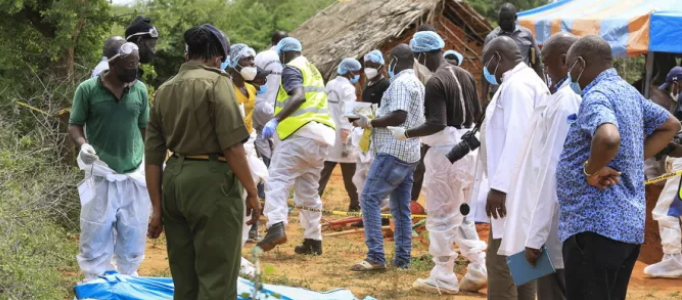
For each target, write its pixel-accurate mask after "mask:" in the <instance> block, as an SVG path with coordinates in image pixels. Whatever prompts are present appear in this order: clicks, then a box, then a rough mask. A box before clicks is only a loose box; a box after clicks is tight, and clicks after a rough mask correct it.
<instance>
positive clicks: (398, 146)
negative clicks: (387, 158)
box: [372, 69, 424, 163]
mask: <svg viewBox="0 0 682 300" xmlns="http://www.w3.org/2000/svg"><path fill="white" fill-rule="evenodd" d="M399 110H402V111H405V112H407V119H406V120H405V123H403V124H401V125H400V126H401V127H403V128H414V127H417V126H419V125H421V124H423V123H424V85H423V84H422V83H421V82H420V81H419V79H418V78H417V76H416V75H415V73H414V71H413V70H411V69H408V70H404V71H402V72H400V73H398V74H397V75H396V76H395V77H393V78H392V79H391V85H390V86H389V87H388V89H387V90H386V92H384V96H383V97H382V98H381V106H380V107H379V110H378V112H377V117H378V118H381V117H384V116H386V115H389V114H391V113H392V112H395V111H399ZM372 144H373V145H374V153H377V154H379V153H385V154H388V155H391V156H394V157H396V158H398V159H400V160H402V161H404V162H408V163H414V162H417V161H419V157H420V152H419V149H420V148H419V147H420V142H419V139H418V138H414V139H407V140H405V141H399V140H396V139H395V137H393V134H392V133H391V131H390V130H388V129H386V128H374V129H373V131H372Z"/></svg>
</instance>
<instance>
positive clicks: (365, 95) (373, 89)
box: [362, 78, 391, 106]
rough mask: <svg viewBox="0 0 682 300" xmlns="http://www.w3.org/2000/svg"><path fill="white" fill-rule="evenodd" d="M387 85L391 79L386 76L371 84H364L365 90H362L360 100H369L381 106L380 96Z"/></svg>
mask: <svg viewBox="0 0 682 300" xmlns="http://www.w3.org/2000/svg"><path fill="white" fill-rule="evenodd" d="M389 85H391V81H390V80H388V78H382V79H380V80H379V81H377V82H375V83H374V84H372V85H367V86H365V90H364V91H362V102H371V103H375V104H377V105H378V106H381V97H383V96H384V92H385V91H386V90H387V89H388V86H389Z"/></svg>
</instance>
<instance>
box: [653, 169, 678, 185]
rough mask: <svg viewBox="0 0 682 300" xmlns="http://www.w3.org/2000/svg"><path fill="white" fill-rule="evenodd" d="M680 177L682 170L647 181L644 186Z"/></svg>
mask: <svg viewBox="0 0 682 300" xmlns="http://www.w3.org/2000/svg"><path fill="white" fill-rule="evenodd" d="M680 175H682V170H677V171H675V172H670V173H666V174H663V175H661V176H658V177H654V178H651V179H649V180H647V181H645V183H644V184H645V185H646V184H652V183H655V182H659V181H663V180H666V179H668V178H672V177H675V176H680Z"/></svg>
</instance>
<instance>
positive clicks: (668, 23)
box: [519, 0, 682, 57]
mask: <svg viewBox="0 0 682 300" xmlns="http://www.w3.org/2000/svg"><path fill="white" fill-rule="evenodd" d="M519 25H521V26H524V27H526V28H528V29H530V30H531V31H532V32H533V34H534V35H535V37H536V39H537V40H538V43H539V44H542V43H543V42H544V41H545V40H546V39H547V38H549V37H550V36H551V35H552V34H554V33H557V32H559V31H568V32H571V33H573V34H575V35H577V36H586V35H590V34H595V35H599V36H601V37H602V38H604V39H605V40H606V41H608V42H609V44H610V45H611V49H613V55H614V56H616V57H624V56H637V55H640V54H644V53H646V52H648V51H659V52H672V53H682V45H681V43H682V42H680V41H682V5H680V1H675V0H627V1H623V0H561V1H558V2H554V3H551V4H547V5H545V6H541V7H538V8H534V9H531V10H527V11H524V12H520V13H519Z"/></svg>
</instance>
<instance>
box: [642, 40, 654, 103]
mask: <svg viewBox="0 0 682 300" xmlns="http://www.w3.org/2000/svg"><path fill="white" fill-rule="evenodd" d="M653 68H654V52H653V51H649V52H648V53H647V55H646V79H645V81H644V98H647V99H649V96H650V94H651V76H652V74H651V73H653Z"/></svg>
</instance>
